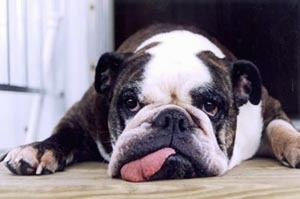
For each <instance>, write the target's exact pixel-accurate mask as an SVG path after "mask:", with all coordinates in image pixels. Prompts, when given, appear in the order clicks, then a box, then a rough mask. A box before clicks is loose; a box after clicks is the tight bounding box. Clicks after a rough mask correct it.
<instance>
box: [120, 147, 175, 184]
mask: <svg viewBox="0 0 300 199" xmlns="http://www.w3.org/2000/svg"><path fill="white" fill-rule="evenodd" d="M172 154H175V150H174V149H172V148H162V149H160V150H158V151H155V152H153V153H150V154H148V155H146V156H145V157H142V158H141V159H138V160H135V161H132V162H129V163H127V164H125V165H124V166H123V167H122V168H121V176H122V179H124V180H127V181H132V182H142V181H146V180H148V179H149V178H150V177H151V176H152V175H153V174H155V173H156V172H157V171H159V170H160V168H161V167H162V165H163V163H164V162H165V160H166V159H167V158H168V157H169V156H170V155H172Z"/></svg>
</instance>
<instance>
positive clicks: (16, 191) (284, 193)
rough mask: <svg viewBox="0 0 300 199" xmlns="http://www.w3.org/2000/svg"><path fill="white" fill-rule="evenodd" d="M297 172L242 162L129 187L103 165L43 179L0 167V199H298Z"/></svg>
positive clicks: (85, 166)
mask: <svg viewBox="0 0 300 199" xmlns="http://www.w3.org/2000/svg"><path fill="white" fill-rule="evenodd" d="M299 179H300V170H297V169H290V168H286V167H283V166H281V165H279V164H278V163H277V162H276V161H273V160H265V159H255V160H250V161H246V162H244V163H243V164H241V165H240V166H238V167H236V168H234V169H232V170H231V171H230V172H228V173H227V174H226V175H224V176H221V177H211V178H198V179H187V180H167V181H155V182H146V183H130V182H125V181H122V180H119V179H111V178H110V177H109V176H108V175H107V165H106V164H102V163H96V162H91V163H82V164H78V165H74V166H72V167H69V168H68V169H66V171H65V172H59V173H56V174H54V175H46V176H15V175H12V174H10V173H9V172H8V171H7V170H6V169H5V168H4V166H3V165H1V166H0V198H6V199H9V198H14V199H15V198H53V199H54V198H55V199H57V198H106V199H119V198H133V199H140V198H214V199H215V198H222V199H227V198H228V199H234V198H300V180H299Z"/></svg>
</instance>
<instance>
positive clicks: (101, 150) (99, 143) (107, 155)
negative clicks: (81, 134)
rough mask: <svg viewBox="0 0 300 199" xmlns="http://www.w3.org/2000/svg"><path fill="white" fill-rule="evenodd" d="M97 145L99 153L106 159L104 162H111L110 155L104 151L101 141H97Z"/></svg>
mask: <svg viewBox="0 0 300 199" xmlns="http://www.w3.org/2000/svg"><path fill="white" fill-rule="evenodd" d="M96 145H97V148H98V151H99V153H100V154H101V156H102V157H103V158H104V160H106V161H108V162H109V160H110V154H109V153H107V152H106V150H105V149H104V147H103V145H102V143H101V142H100V141H99V140H97V141H96Z"/></svg>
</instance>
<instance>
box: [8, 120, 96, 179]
mask: <svg viewBox="0 0 300 199" xmlns="http://www.w3.org/2000/svg"><path fill="white" fill-rule="evenodd" d="M99 159H101V156H100V154H99V153H98V152H97V147H96V145H95V143H94V141H93V140H92V138H91V137H89V135H88V134H87V133H85V132H83V131H82V130H81V129H80V128H74V127H68V126H66V125H64V124H60V125H59V128H58V129H57V131H56V133H55V134H53V135H52V136H50V137H49V138H47V139H46V140H44V141H42V142H35V143H31V144H28V145H23V146H19V147H17V148H15V149H13V150H11V151H10V152H9V153H7V155H6V157H5V158H4V160H3V162H4V164H5V166H6V167H7V168H8V169H9V170H10V171H11V172H12V173H14V174H18V175H40V174H49V173H54V172H56V171H62V170H63V169H64V168H65V166H66V165H68V164H71V163H73V162H77V161H84V160H99Z"/></svg>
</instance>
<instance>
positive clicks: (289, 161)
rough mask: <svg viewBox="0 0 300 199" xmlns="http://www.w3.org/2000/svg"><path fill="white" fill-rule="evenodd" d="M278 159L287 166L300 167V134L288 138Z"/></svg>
mask: <svg viewBox="0 0 300 199" xmlns="http://www.w3.org/2000/svg"><path fill="white" fill-rule="evenodd" d="M278 159H279V160H280V161H281V163H282V164H283V165H285V166H288V167H292V168H300V135H297V136H293V137H292V138H290V139H288V141H287V142H286V143H285V145H284V147H283V149H282V151H281V153H280V154H279V158H278Z"/></svg>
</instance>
